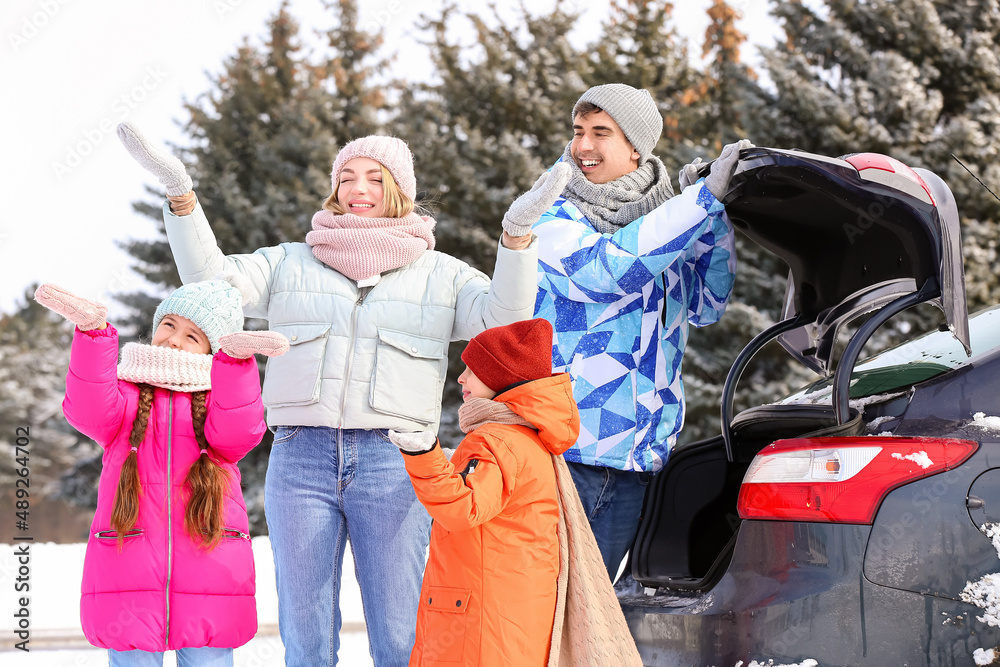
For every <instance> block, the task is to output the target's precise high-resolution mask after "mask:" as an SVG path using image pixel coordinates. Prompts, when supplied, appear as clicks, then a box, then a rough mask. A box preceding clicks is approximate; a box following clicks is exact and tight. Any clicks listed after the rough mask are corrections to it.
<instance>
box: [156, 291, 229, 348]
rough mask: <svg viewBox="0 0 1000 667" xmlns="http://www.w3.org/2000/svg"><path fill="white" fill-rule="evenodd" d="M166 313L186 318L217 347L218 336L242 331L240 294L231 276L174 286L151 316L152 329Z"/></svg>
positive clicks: (158, 324)
mask: <svg viewBox="0 0 1000 667" xmlns="http://www.w3.org/2000/svg"><path fill="white" fill-rule="evenodd" d="M166 315H178V316H180V317H184V318H187V319H189V320H191V322H193V323H194V325H195V326H196V327H198V328H199V329H201V330H202V332H203V333H204V334H205V336H206V337H207V338H208V343H209V345H211V346H212V354H215V353H216V352H218V351H219V338H221V337H222V336H225V335H226V334H231V333H237V332H240V331H243V294H242V293H241V292H240V290H239V289H237V287H235V286H234V285H233V282H232V281H231V280H226V279H223V280H205V281H202V282H199V283H190V284H188V285H184V286H182V287H178V288H177V289H176V290H174V293H173V294H171V295H170V296H168V297H167V298H166V299H164V300H163V303H161V304H160V306H159V307H158V308H157V309H156V314H155V315H154V316H153V332H154V333H155V332H156V328H157V327H158V326H160V322H161V321H162V320H163V318H164V316H166Z"/></svg>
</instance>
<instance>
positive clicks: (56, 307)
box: [35, 283, 108, 331]
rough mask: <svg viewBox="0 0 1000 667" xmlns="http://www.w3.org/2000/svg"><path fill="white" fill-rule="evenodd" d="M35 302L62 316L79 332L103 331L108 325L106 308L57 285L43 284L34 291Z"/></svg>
mask: <svg viewBox="0 0 1000 667" xmlns="http://www.w3.org/2000/svg"><path fill="white" fill-rule="evenodd" d="M35 301H37V302H38V303H40V304H42V305H43V306H45V307H46V308H48V309H49V310H51V311H52V312H54V313H57V314H59V315H62V316H63V317H65V318H66V319H67V320H69V321H70V322H72V323H73V324H75V325H76V326H77V327H78V328H79V329H80V331H91V330H92V329H103V328H104V326H105V325H106V324H107V323H108V320H107V317H108V307H107V306H105V305H103V304H100V303H94V302H93V301H90V300H89V299H84V298H83V297H80V296H76V295H75V294H72V293H70V292H67V291H66V290H64V289H63V288H62V287H59V286H58V285H53V284H52V283H43V284H41V285H39V286H38V289H36V290H35Z"/></svg>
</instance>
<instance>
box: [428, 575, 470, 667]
mask: <svg viewBox="0 0 1000 667" xmlns="http://www.w3.org/2000/svg"><path fill="white" fill-rule="evenodd" d="M471 597H472V591H471V590H469V589H467V588H449V587H447V586H428V587H427V591H426V592H425V593H424V597H423V599H422V600H421V601H420V606H421V607H422V609H421V611H422V612H423V616H424V629H423V637H422V640H423V644H422V649H423V651H422V652H423V661H424V662H427V663H432V664H433V663H436V662H461V661H462V658H463V652H464V649H465V635H466V633H467V632H468V631H469V627H468V624H469V615H468V614H467V613H466V610H467V609H468V608H469V599H470V598H471Z"/></svg>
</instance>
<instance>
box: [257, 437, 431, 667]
mask: <svg viewBox="0 0 1000 667" xmlns="http://www.w3.org/2000/svg"><path fill="white" fill-rule="evenodd" d="M264 511H265V514H266V516H267V528H268V532H269V533H270V537H271V549H272V550H273V551H274V570H275V579H276V583H277V588H278V629H279V631H280V633H281V641H282V643H283V644H284V645H285V664H286V665H289V667H291V666H293V665H295V666H297V665H320V664H322V665H330V666H332V665H336V664H337V649H338V648H339V647H340V637H339V635H340V627H341V622H342V620H341V614H340V575H341V570H342V568H343V563H344V545H345V544H346V542H347V539H348V538H350V540H351V551H352V552H353V554H354V571H355V573H356V574H357V578H358V584H359V585H360V587H361V599H362V604H363V606H364V614H365V625H366V627H367V630H368V643H369V647H370V651H371V655H372V660H373V661H374V663H375V667H405V665H406V664H407V663H408V662H409V658H410V651H411V650H412V648H413V642H414V639H415V635H416V625H417V607H418V604H419V599H420V583H421V581H422V579H423V574H424V565H425V564H426V555H427V544H428V542H429V541H430V516H429V515H428V514H427V511H426V510H425V509H424V508H423V506H422V505H421V504H420V503H419V502H418V501H417V497H416V494H415V493H414V492H413V485H412V484H411V482H410V478H409V476H408V475H407V474H406V469H405V468H404V467H403V458H402V455H401V454H400V453H399V450H398V449H397V448H396V446H395V445H393V444H392V442H391V441H390V440H389V436H388V431H383V430H348V429H344V430H340V429H332V428H326V427H306V426H290V427H285V426H282V427H279V428H278V429H277V432H276V433H275V437H274V444H273V446H272V447H271V455H270V459H269V461H268V464H267V479H266V481H265V484H264Z"/></svg>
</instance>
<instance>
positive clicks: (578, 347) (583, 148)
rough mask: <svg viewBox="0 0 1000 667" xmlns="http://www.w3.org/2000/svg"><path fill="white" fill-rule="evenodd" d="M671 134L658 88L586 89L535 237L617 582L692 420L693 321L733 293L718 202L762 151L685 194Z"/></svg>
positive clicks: (579, 448)
mask: <svg viewBox="0 0 1000 667" xmlns="http://www.w3.org/2000/svg"><path fill="white" fill-rule="evenodd" d="M662 129H663V119H662V117H661V116H660V113H659V110H658V109H657V107H656V104H655V102H654V101H653V99H652V96H651V95H650V94H649V92H647V91H645V90H637V89H635V88H632V87H631V86H627V85H625V84H620V83H612V84H606V85H601V86H595V87H593V88H591V89H590V90H588V91H587V92H586V93H584V94H583V96H582V97H581V98H580V100H579V101H578V102H577V104H576V106H575V107H574V108H573V140H572V141H571V142H570V143H569V145H568V146H567V147H566V151H565V152H564V154H563V156H562V160H561V163H565V164H568V165H569V166H570V168H571V170H572V174H571V176H570V179H569V182H568V183H567V185H566V186H565V188H564V189H563V191H562V196H561V197H560V198H558V199H556V201H555V203H554V204H553V205H552V206H551V207H550V208H549V209H548V210H547V211H545V212H544V213H542V214H541V217H540V218H537V219H534V218H533V220H535V221H534V223H533V225H532V229H531V231H532V232H534V234H536V235H537V236H538V239H539V257H538V259H539V273H538V275H539V279H538V297H537V299H536V303H535V317H544V318H545V319H547V320H549V321H550V322H551V323H552V325H553V328H554V329H555V336H554V341H553V346H552V364H553V372H556V373H558V372H562V371H565V372H568V373H569V374H570V376H571V378H572V381H573V395H574V398H575V399H576V401H577V404H578V406H579V410H580V417H581V431H580V437H579V440H578V441H577V442H576V444H575V445H574V446H573V447H571V448H570V449H569V451H567V452H566V453H565V455H564V456H565V459H566V461H567V462H568V463H569V467H570V470H571V472H572V474H573V478H574V480H575V482H576V485H577V489H578V491H579V493H580V498H581V500H582V501H583V506H584V509H585V510H586V511H587V514H588V516H589V517H590V522H591V527H592V528H593V531H594V535H595V537H596V538H597V543H598V546H599V547H600V549H601V554H602V556H603V557H604V563H605V566H606V567H607V569H608V574H609V575H610V577H611V579H612V580H614V579H615V577H616V575H617V573H618V569H619V566H620V564H621V562H622V560H623V559H624V557H625V554H626V553H627V552H628V550H629V548H630V547H631V546H632V542H633V541H634V539H635V535H636V532H637V530H638V524H639V514H640V512H641V510H642V500H643V495H644V493H645V489H646V486H647V484H648V483H649V480H650V478H651V476H652V474H653V473H656V472H658V471H659V470H660V469H661V468H662V467H663V465H664V463H665V461H666V459H667V455H668V454H669V453H670V450H671V448H672V447H673V445H674V443H675V442H676V439H677V433H678V432H679V431H680V429H681V426H682V425H683V423H684V392H683V385H682V383H681V373H680V368H681V358H682V357H683V354H684V346H685V343H686V341H687V337H688V325H689V324H693V325H695V326H705V325H708V324H712V323H713V322H715V321H717V320H718V319H719V317H720V316H721V315H722V313H723V311H724V310H725V308H726V305H727V303H728V300H729V296H730V294H731V293H732V287H733V280H734V277H735V269H736V261H735V255H734V249H733V248H734V245H733V243H734V238H733V229H732V227H731V225H730V224H729V220H728V218H727V217H726V215H725V211H724V209H723V205H722V203H721V202H719V200H718V198H719V197H721V196H722V195H723V194H724V193H725V191H726V188H727V185H728V183H729V179H730V178H731V176H732V173H733V171H734V170H735V168H736V162H737V159H738V156H739V149H740V148H744V147H749V146H751V144H750V142H749V141H746V140H744V141H743V142H740V144H731V145H729V146H726V147H725V148H724V149H723V152H722V155H721V156H720V158H719V159H718V160H716V161H715V162H714V163H713V165H712V171H711V174H710V175H709V176H708V177H707V178H706V179H704V180H703V181H698V182H697V183H696V184H695V183H694V181H696V180H697V171H696V166H695V164H691V165H688V166H687V167H685V168H684V169H682V170H681V186H682V188H683V187H685V186H689V185H690V186H692V187H687V188H686V189H684V190H683V192H682V193H681V194H680V195H679V196H677V197H674V192H673V189H672V188H671V185H670V177H669V175H668V174H667V173H666V169H665V167H664V165H663V163H662V162H661V161H660V160H659V158H657V157H656V156H654V155H652V150H653V148H654V147H655V146H656V142H657V141H658V140H659V138H660V133H661V132H662ZM558 166H559V167H560V171H561V170H565V167H563V166H562V164H559V165H558ZM536 210H537V209H536ZM525 213H527V211H526V210H523V209H520V208H518V207H517V203H516V202H515V206H512V207H511V210H510V211H508V213H507V216H506V217H507V218H508V220H506V221H505V223H513V222H518V223H522V224H530V223H528V221H527V219H526V216H525V215H524V214H525ZM536 215H537V213H536ZM522 231H523V230H520V231H519V230H517V229H515V232H514V233H522ZM524 233H526V232H524Z"/></svg>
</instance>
